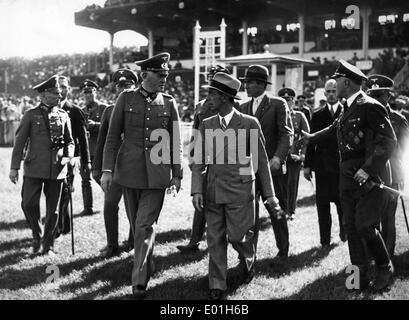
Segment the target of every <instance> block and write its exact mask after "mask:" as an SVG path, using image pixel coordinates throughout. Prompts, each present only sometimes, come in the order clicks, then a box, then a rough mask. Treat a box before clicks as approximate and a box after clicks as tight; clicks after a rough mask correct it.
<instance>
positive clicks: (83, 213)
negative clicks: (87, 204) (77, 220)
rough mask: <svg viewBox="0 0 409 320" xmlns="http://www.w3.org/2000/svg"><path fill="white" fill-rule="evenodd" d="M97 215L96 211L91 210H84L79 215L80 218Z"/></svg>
mask: <svg viewBox="0 0 409 320" xmlns="http://www.w3.org/2000/svg"><path fill="white" fill-rule="evenodd" d="M97 213H99V211H98V210H93V209H91V208H85V209H84V210H82V211H81V212H80V213H79V215H80V216H92V215H93V214H97Z"/></svg>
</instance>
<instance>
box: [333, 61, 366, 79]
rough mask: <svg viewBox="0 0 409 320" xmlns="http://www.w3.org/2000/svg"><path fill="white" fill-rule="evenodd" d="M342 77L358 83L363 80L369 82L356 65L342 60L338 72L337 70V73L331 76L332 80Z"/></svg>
mask: <svg viewBox="0 0 409 320" xmlns="http://www.w3.org/2000/svg"><path fill="white" fill-rule="evenodd" d="M340 77H345V78H348V79H351V80H355V81H358V82H359V81H362V80H367V77H366V75H365V74H364V73H363V72H362V71H361V70H359V69H358V68H357V67H355V66H354V65H352V64H350V63H348V62H346V61H345V60H342V59H341V60H339V65H338V68H337V70H335V73H334V74H333V75H332V76H331V78H332V79H336V78H340Z"/></svg>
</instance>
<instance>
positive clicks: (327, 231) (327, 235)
mask: <svg viewBox="0 0 409 320" xmlns="http://www.w3.org/2000/svg"><path fill="white" fill-rule="evenodd" d="M336 94H337V82H336V81H335V80H334V79H330V80H328V81H327V82H326V83H325V96H326V98H327V103H326V105H325V106H324V107H323V108H322V109H319V110H317V111H316V112H314V114H313V115H312V119H311V132H312V133H314V132H317V131H320V130H322V129H324V128H326V127H328V126H330V125H331V124H332V123H333V122H334V121H335V120H336V119H337V118H338V117H339V115H340V114H341V112H342V104H341V103H339V101H338V98H337V95H336ZM311 171H314V172H315V185H316V193H315V199H316V204H317V212H318V225H319V230H320V243H321V246H322V247H323V248H328V247H329V246H330V244H331V225H332V219H331V202H333V203H335V205H336V207H337V213H338V221H339V237H340V238H341V241H346V235H345V232H344V227H343V223H342V207H341V202H340V198H339V150H338V143H337V136H336V133H335V132H334V133H332V135H330V136H328V137H327V138H326V139H324V140H322V141H318V142H317V143H315V144H310V145H309V146H308V148H307V153H306V156H305V162H304V177H305V178H306V179H307V180H309V181H311V179H312V173H311Z"/></svg>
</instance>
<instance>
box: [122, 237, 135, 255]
mask: <svg viewBox="0 0 409 320" xmlns="http://www.w3.org/2000/svg"><path fill="white" fill-rule="evenodd" d="M122 246H123V248H124V251H125V252H131V251H132V249H133V242H129V241H127V240H125V241H124V242H122Z"/></svg>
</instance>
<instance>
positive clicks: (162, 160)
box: [101, 53, 182, 299]
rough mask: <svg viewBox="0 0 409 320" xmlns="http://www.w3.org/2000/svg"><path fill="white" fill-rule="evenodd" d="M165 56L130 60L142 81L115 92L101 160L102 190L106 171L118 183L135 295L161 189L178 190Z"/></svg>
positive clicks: (148, 257) (175, 124)
mask: <svg viewBox="0 0 409 320" xmlns="http://www.w3.org/2000/svg"><path fill="white" fill-rule="evenodd" d="M169 58H170V55H169V53H161V54H158V55H156V56H153V57H152V58H150V59H147V60H143V61H138V62H136V64H137V65H138V66H139V67H140V68H141V77H142V84H141V86H140V88H138V89H134V90H127V91H124V92H123V93H122V94H121V95H120V96H119V98H118V100H117V102H116V105H115V107H114V110H113V111H112V115H111V121H110V124H109V129H108V135H107V139H106V142H105V147H104V154H103V159H102V171H103V173H102V177H101V186H102V188H103V189H104V191H105V192H108V191H109V188H110V186H111V183H112V172H114V181H115V182H116V183H118V184H119V185H121V186H122V187H123V193H124V200H125V208H126V212H127V214H128V217H129V219H130V221H131V227H132V230H133V234H134V250H135V255H134V265H133V270H132V294H133V296H134V297H135V298H137V299H142V298H144V297H145V296H146V288H147V285H148V281H149V279H150V276H151V274H152V272H153V257H152V254H153V246H154V241H155V231H154V226H155V224H156V222H157V220H158V218H159V213H160V211H161V209H162V205H163V201H164V197H165V191H166V189H167V188H169V187H170V188H172V189H175V190H176V191H177V192H179V189H180V184H181V179H182V169H181V163H182V143H181V139H180V119H179V114H178V109H177V106H176V101H175V99H174V98H173V97H172V96H170V95H167V94H164V93H162V92H163V90H164V89H165V83H166V79H167V76H168V75H169V66H168V62H169ZM122 136H123V139H122ZM118 149H119V151H118ZM114 169H115V170H114Z"/></svg>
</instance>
